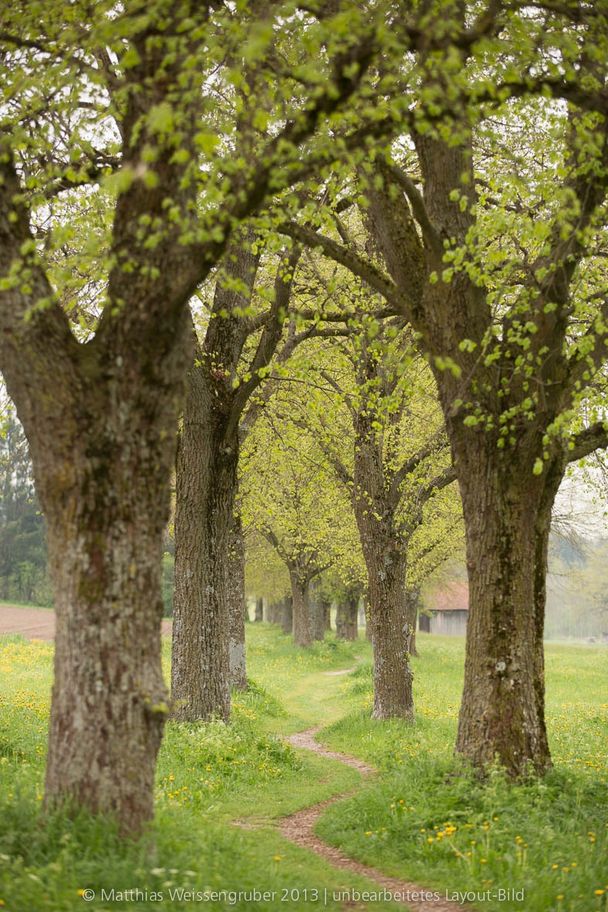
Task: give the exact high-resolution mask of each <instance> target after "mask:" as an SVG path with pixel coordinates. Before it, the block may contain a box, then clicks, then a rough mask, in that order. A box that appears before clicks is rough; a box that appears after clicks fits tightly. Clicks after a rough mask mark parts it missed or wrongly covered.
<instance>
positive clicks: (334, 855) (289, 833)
mask: <svg viewBox="0 0 608 912" xmlns="http://www.w3.org/2000/svg"><path fill="white" fill-rule="evenodd" d="M319 731H320V729H319V728H310V729H308V730H307V731H303V732H297V733H296V734H295V735H291V736H290V737H289V738H288V739H287V740H288V741H289V743H290V744H291V745H292V746H293V747H297V748H304V749H305V750H310V751H314V753H315V754H319V755H320V756H321V757H327V758H328V759H329V760H339V761H340V762H341V763H345V764H346V765H347V766H352V767H353V769H356V770H358V771H359V772H360V773H361V775H362V776H370V775H373V774H374V773H375V772H376V770H375V769H374V768H373V767H372V766H369V765H368V764H367V763H364V762H363V761H362V760H358V759H357V758H356V757H350V756H348V755H347V754H339V753H337V752H336V751H332V750H328V749H327V748H325V747H323V746H322V745H320V744H319V743H318V742H317V741H316V740H315V735H316V734H317V732H319ZM347 797H349V796H348V795H335V796H334V797H333V798H329V799H328V800H327V801H321V802H319V804H314V805H312V806H311V807H308V808H304V809H303V810H301V811H296V813H295V814H290V816H289V817H284V818H283V819H282V821H281V823H280V830H281V833H282V835H283V836H284V837H285V838H286V839H288V840H289V841H290V842H293V843H295V844H296V845H299V846H302V847H303V848H305V849H309V850H310V851H311V852H315V853H316V854H317V855H320V856H321V858H324V859H325V860H326V861H328V862H329V863H330V864H331V865H333V866H334V867H336V868H342V869H343V870H346V871H352V873H353V874H358V875H360V876H362V877H367V878H368V879H369V880H372V881H374V882H375V883H377V884H378V885H379V886H380V887H381V888H382V889H385V890H387V891H388V892H390V893H391V894H392V896H393V897H394V900H395V901H396V902H398V903H400V904H401V905H403V906H406V907H407V908H408V909H411V910H412V912H463V909H464V908H465V907H464V906H462V905H460V904H456V903H453V902H449V901H447V900H445V899H442V898H436V897H435V896H433V895H432V894H433V893H434V891H433V890H430V889H429V888H428V887H422V886H421V885H420V884H415V883H411V882H410V881H406V880H399V879H398V878H396V877H389V876H388V875H387V874H383V873H382V872H381V871H378V870H377V869H376V868H371V867H369V866H368V865H364V864H361V862H358V861H354V860H353V859H352V858H349V857H348V856H347V855H345V854H344V853H343V852H341V851H340V849H336V848H335V847H334V846H332V845H329V844H328V843H327V842H323V840H322V839H320V838H319V837H318V836H317V835H316V834H315V832H314V827H315V824H316V822H317V820H318V819H319V817H320V816H321V814H322V813H323V812H324V811H325V809H326V808H328V807H329V806H330V805H332V804H335V802H336V801H341V800H342V799H343V798H347ZM466 908H468V909H470V908H471V907H470V906H469V907H466Z"/></svg>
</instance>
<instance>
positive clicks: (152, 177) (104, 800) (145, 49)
mask: <svg viewBox="0 0 608 912" xmlns="http://www.w3.org/2000/svg"><path fill="white" fill-rule="evenodd" d="M355 12H356V11H355ZM376 12H377V11H376V9H375V8H370V9H369V10H366V11H365V13H369V18H368V17H367V16H366V19H365V20H364V19H363V17H362V16H361V15H360V14H359V15H355V17H354V18H353V19H352V21H351V25H352V26H353V28H352V30H351V31H350V32H349V34H348V36H344V34H343V31H342V33H341V35H340V33H338V34H336V33H335V25H336V22H335V16H338V17H339V16H343V15H344V10H343V9H340V10H339V11H338V13H336V14H335V15H334V14H333V13H332V12H331V11H330V12H328V13H325V12H322V13H321V14H320V15H319V17H316V18H315V16H314V14H312V13H310V14H307V19H306V23H305V27H304V32H305V34H306V40H307V46H306V48H303V47H302V45H300V44H299V43H298V41H297V37H295V36H297V34H300V33H301V31H302V21H301V18H300V17H299V16H298V15H294V14H293V13H290V12H289V11H285V10H283V9H281V8H280V5H277V7H276V8H273V10H272V13H271V14H270V15H266V14H264V13H263V12H259V11H258V12H256V10H255V8H254V6H251V7H247V6H246V5H243V7H242V8H241V10H240V15H239V18H238V19H236V18H235V17H234V16H233V15H232V11H231V10H230V9H228V8H227V7H215V6H213V7H212V6H211V5H209V4H206V3H204V4H193V3H190V2H186V0H185V2H182V3H179V4H177V5H175V4H174V3H169V2H168V0H154V2H152V3H151V4H148V5H147V7H146V8H145V10H142V9H141V8H140V7H139V6H137V5H134V4H133V3H127V4H124V5H123V6H122V7H121V8H120V9H112V10H111V11H110V10H108V9H107V8H106V7H105V5H103V4H102V5H100V6H99V5H98V6H97V7H95V8H94V9H92V8H91V7H89V6H86V7H83V8H82V9H81V8H80V4H76V5H74V6H71V7H67V6H65V5H64V4H55V3H54V4H50V5H49V6H47V7H45V8H44V10H42V11H41V10H40V9H38V8H36V9H35V10H34V9H33V8H31V7H30V6H29V5H28V4H23V5H22V4H14V5H12V6H11V7H10V9H9V8H6V9H5V10H3V12H2V17H3V23H2V24H3V29H2V34H1V37H0V40H1V42H2V46H3V47H4V48H5V54H4V57H3V64H2V77H3V87H4V93H5V100H6V105H5V107H4V108H3V122H2V133H1V136H0V277H1V285H0V366H1V368H2V372H3V375H4V378H5V381H6V384H7V388H8V390H9V393H10V395H11V398H12V399H13V401H14V402H15V404H16V407H17V412H18V414H19V418H20V420H21V422H22V424H23V426H24V429H25V433H26V435H27V438H28V442H29V445H30V451H31V455H32V461H33V465H34V473H35V478H36V488H37V492H38V495H39V497H40V501H41V504H42V507H43V510H44V514H45V517H46V521H47V528H48V542H49V559H50V567H51V574H52V578H53V586H54V592H55V609H56V613H57V634H56V648H55V679H54V687H53V699H52V709H51V725H50V735H49V753H48V762H47V773H46V786H45V802H46V805H47V806H50V805H54V804H56V803H58V802H63V801H67V802H68V803H69V804H70V805H72V806H83V807H85V808H88V809H90V810H92V811H94V812H97V811H101V812H109V813H112V814H114V815H115V816H116V817H117V819H118V821H119V823H120V826H121V828H122V830H123V831H131V832H133V833H137V832H139V831H140V830H141V828H142V826H143V824H144V823H145V821H146V820H147V819H149V818H150V817H151V815H152V803H153V782H154V769H155V762H156V755H157V752H158V748H159V745H160V741H161V737H162V731H163V726H164V721H165V718H166V715H167V711H168V701H167V694H166V689H165V684H164V681H163V678H162V673H161V664H160V618H161V615H162V601H161V595H160V557H161V549H162V536H163V531H164V527H165V525H166V522H167V518H168V508H169V478H170V473H171V466H172V462H173V456H174V441H175V430H176V423H177V417H178V414H179V411H180V407H181V401H182V393H183V380H184V376H185V373H186V369H187V367H188V366H189V365H190V363H191V346H192V334H191V330H190V325H189V317H188V309H187V304H188V301H189V299H190V297H191V296H192V294H193V292H194V291H195V289H196V288H197V287H198V286H199V285H200V283H201V282H202V281H203V280H204V279H205V278H206V276H207V275H208V274H209V271H210V270H211V269H212V267H213V266H214V265H215V264H216V263H217V262H218V260H219V259H220V257H221V255H222V253H223V252H224V249H225V247H226V245H227V243H228V241H229V238H230V235H231V232H232V230H233V228H234V226H235V225H237V224H238V223H240V222H241V221H242V220H243V219H245V218H247V217H248V216H249V215H250V214H251V213H252V212H253V211H254V210H255V209H256V208H257V207H259V206H260V205H261V203H262V202H263V201H264V199H265V198H266V197H267V196H268V194H269V193H270V192H271V191H272V192H279V191H280V190H281V189H283V188H284V187H285V186H287V185H288V184H289V183H290V182H292V181H293V180H296V179H298V178H301V177H303V176H305V175H306V173H307V169H310V167H311V161H313V160H314V161H315V162H318V161H319V156H320V158H321V159H323V157H324V156H325V160H331V159H332V158H333V156H334V155H335V154H336V151H337V149H336V147H335V146H334V147H331V148H330V147H329V146H328V145H325V146H324V150H325V151H324V152H323V151H321V152H320V153H319V156H317V157H315V156H314V155H313V151H314V150H311V148H310V147H307V148H306V149H305V150H304V149H303V146H304V145H305V144H306V142H307V141H308V140H309V138H310V137H311V136H312V135H313V134H314V133H315V131H316V130H318V128H319V127H320V126H321V125H322V124H323V123H324V122H326V120H327V118H329V117H330V116H332V115H333V116H335V117H336V118H337V113H338V112H339V111H340V110H342V109H343V108H344V107H345V105H346V104H347V102H348V101H349V100H350V99H351V97H353V96H358V98H359V100H360V101H363V97H364V95H361V94H360V90H361V91H363V93H364V94H365V90H364V86H365V83H366V72H367V71H368V69H369V67H370V64H371V62H372V60H373V58H374V56H375V54H376V53H377V50H378V43H377V41H376V36H377V21H378V20H377V19H376ZM378 12H380V11H379V10H378ZM65 15H68V18H69V21H70V25H69V27H66V26H65V21H64V20H65ZM380 15H381V13H380ZM272 16H274V17H275V18H272ZM370 22H371V24H368V23H370ZM81 23H84V24H81ZM277 23H280V25H281V34H282V36H283V37H287V36H288V35H289V36H293V37H294V44H293V55H292V65H293V70H292V68H291V66H289V65H288V67H287V70H285V69H282V72H280V73H278V72H274V70H275V65H276V58H275V56H274V46H273V44H274V35H275V33H274V31H273V28H274V27H277ZM355 25H356V27H355ZM298 30H299V31H298ZM294 32H295V36H294ZM241 55H244V56H249V57H257V58H258V60H259V73H260V79H261V80H266V77H265V75H264V74H265V73H266V72H267V71H268V69H270V70H271V71H273V73H274V75H273V77H272V87H270V88H269V87H268V85H269V83H268V80H266V81H265V82H260V84H259V85H257V86H256V92H257V93H258V94H257V97H256V101H257V106H256V109H259V111H260V116H259V117H253V116H252V117H243V116H241V114H242V112H241V111H239V110H237V109H235V105H234V104H233V103H227V104H226V105H225V106H224V107H223V108H221V109H220V107H219V106H218V105H217V99H216V95H215V92H216V88H217V87H218V85H219V82H218V79H219V77H218V75H217V74H218V71H219V70H222V69H223V72H222V81H223V85H224V86H225V88H226V92H225V98H226V99H228V100H229V101H230V102H232V100H233V99H234V92H233V86H234V85H235V84H238V82H239V79H240V77H239V73H240V69H241V68H240V63H241ZM308 55H310V57H309V56H308ZM310 60H314V67H315V73H316V74H317V76H318V77H320V80H321V81H319V78H317V79H316V80H315V81H314V84H313V83H312V82H311V81H310V80H308V79H307V78H305V75H304V74H300V75H301V76H302V75H304V78H301V79H300V80H299V81H298V80H297V79H296V80H294V79H292V73H293V74H294V75H296V76H297V75H298V74H297V68H298V66H299V65H302V66H304V67H305V68H306V64H307V63H309V61H310ZM368 84H369V83H368ZM264 85H265V86H266V91H264V89H263V86H264ZM363 104H364V107H365V110H366V111H368V112H369V110H370V109H369V106H368V105H367V102H363ZM271 106H274V108H275V110H276V109H278V110H279V111H280V114H279V115H278V116H277V120H276V121H275V122H274V123H273V124H272V129H268V121H267V119H266V113H267V109H268V108H269V107H271ZM220 112H221V117H220V116H219V115H220ZM251 113H252V114H253V113H254V112H253V111H252V112H251ZM371 119H372V120H373V121H374V124H375V125H374V127H373V129H376V130H380V132H382V130H383V129H386V127H387V124H386V120H385V125H384V127H381V126H379V124H378V122H377V119H376V117H375V115H374V116H373V117H372V118H371ZM337 127H338V121H337V119H336V121H335V128H337ZM363 132H365V129H364V131H363ZM326 135H327V133H326ZM361 136H362V133H361V123H360V122H359V123H357V124H356V125H354V124H353V121H352V119H351V120H349V119H348V117H346V120H345V126H344V129H343V131H342V133H341V137H340V142H339V145H340V149H341V150H344V149H347V148H348V147H349V144H350V145H356V144H357V143H359V142H360V141H361ZM234 150H238V152H237V153H235V151H234ZM62 200H63V202H62ZM89 210H93V211H94V212H96V213H100V216H99V217H98V218H97V221H96V224H99V225H101V228H100V237H101V242H102V243H101V247H100V248H96V249H97V253H96V255H95V256H92V255H91V254H90V248H89V247H88V246H87V245H88V243H89V238H88V236H87V234H86V233H82V235H81V236H80V237H79V236H78V235H77V234H76V233H75V232H74V231H72V230H71V229H70V216H73V220H72V223H73V224H74V225H75V226H76V229H78V226H79V224H80V221H81V218H82V214H83V212H86V211H89ZM93 220H94V221H95V217H94V218H93ZM45 225H46V228H45ZM110 226H111V228H110ZM94 240H95V241H96V243H98V242H99V240H100V238H95V239H94ZM70 247H71V248H73V249H74V250H75V252H74V253H72V251H71V250H70ZM61 251H65V257H64V259H65V260H67V264H68V265H67V266H66V265H65V264H64V268H63V269H59V268H58V266H57V260H58V258H59V257H58V254H59V252H61ZM87 251H88V255H87ZM75 263H85V264H86V266H87V268H88V267H89V266H90V267H91V272H89V273H88V274H87V275H86V281H84V282H83V283H82V286H81V287H80V289H77V290H76V292H75V291H74V283H73V281H72V282H71V283H68V282H67V281H66V280H65V273H66V272H69V265H70V264H75ZM74 273H75V275H77V276H78V275H79V273H78V270H74ZM64 282H65V284H64ZM85 286H86V287H85ZM91 289H92V291H91ZM63 291H65V292H66V294H65V295H62V292H63ZM68 292H69V294H68ZM78 292H79V293H78ZM87 293H92V295H93V298H94V299H95V302H96V307H97V312H96V314H95V318H94V320H93V321H92V322H93V325H92V326H91V325H90V321H89V323H88V325H87V320H86V319H83V321H82V322H81V321H80V320H79V319H78V312H79V308H78V307H75V308H74V309H72V310H71V311H70V313H71V314H72V316H73V317H74V318H75V319H76V320H77V326H76V327H74V325H72V324H71V322H70V317H69V316H68V312H67V310H68V307H67V305H68V300H67V299H68V298H70V297H71V298H72V299H76V301H77V304H80V303H81V302H82V300H83V299H84V298H85V297H86V295H87ZM62 304H65V305H66V309H64V307H63V306H62Z"/></svg>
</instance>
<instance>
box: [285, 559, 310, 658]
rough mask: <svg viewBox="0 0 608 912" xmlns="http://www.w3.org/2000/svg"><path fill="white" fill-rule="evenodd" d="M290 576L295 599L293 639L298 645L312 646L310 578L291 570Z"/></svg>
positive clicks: (292, 593) (293, 599)
mask: <svg viewBox="0 0 608 912" xmlns="http://www.w3.org/2000/svg"><path fill="white" fill-rule="evenodd" d="M289 577H290V580H291V595H292V601H293V641H294V643H295V644H296V646H304V647H306V646H310V644H311V643H312V630H311V623H310V584H309V581H308V579H306V578H305V577H301V576H299V575H298V573H297V571H293V570H292V571H290V573H289Z"/></svg>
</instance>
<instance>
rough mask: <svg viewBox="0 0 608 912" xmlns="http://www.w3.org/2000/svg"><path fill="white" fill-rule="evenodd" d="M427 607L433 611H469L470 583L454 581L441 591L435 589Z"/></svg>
mask: <svg viewBox="0 0 608 912" xmlns="http://www.w3.org/2000/svg"><path fill="white" fill-rule="evenodd" d="M427 607H428V608H430V609H431V611H468V610H469V585H468V583H466V582H465V581H462V580H452V581H451V582H450V583H446V585H445V586H442V588H441V589H435V590H434V591H433V592H431V593H430V594H429V597H428V602H427Z"/></svg>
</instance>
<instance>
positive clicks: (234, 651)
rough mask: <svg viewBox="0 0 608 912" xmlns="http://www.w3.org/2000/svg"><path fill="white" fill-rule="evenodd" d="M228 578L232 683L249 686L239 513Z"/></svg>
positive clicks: (240, 686)
mask: <svg viewBox="0 0 608 912" xmlns="http://www.w3.org/2000/svg"><path fill="white" fill-rule="evenodd" d="M227 570H228V579H227V582H226V591H227V594H228V636H229V642H228V657H229V663H230V684H231V686H232V687H234V688H236V689H237V690H246V688H247V657H246V648H245V614H246V610H247V605H246V601H245V542H244V539H243V527H242V524H241V517H240V516H239V515H238V513H237V514H236V515H235V516H234V519H233V524H232V530H231V536H230V550H229V554H228V561H227Z"/></svg>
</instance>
